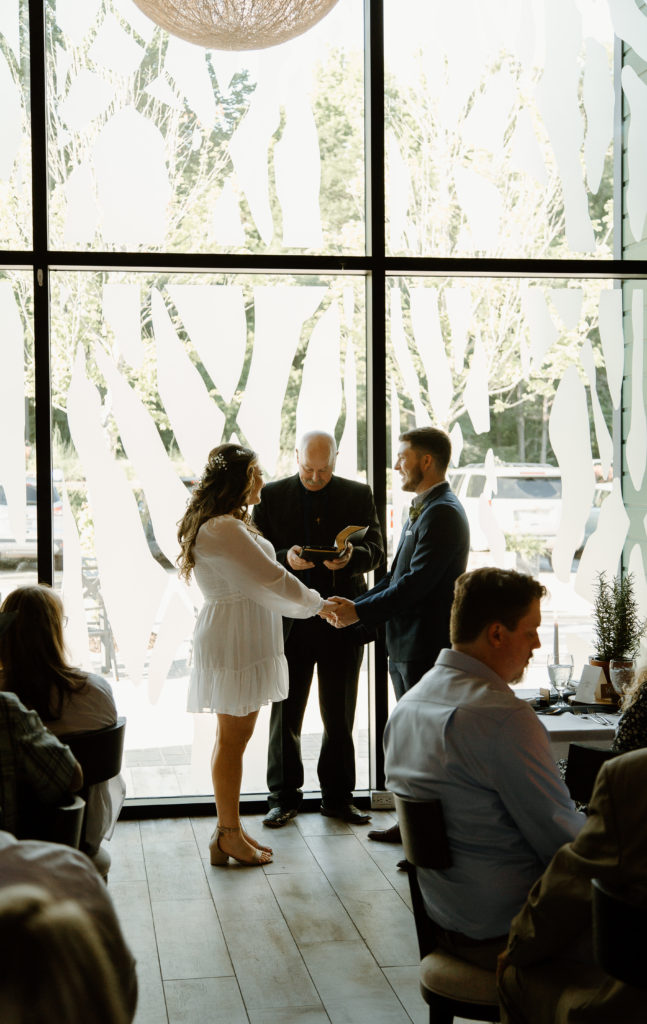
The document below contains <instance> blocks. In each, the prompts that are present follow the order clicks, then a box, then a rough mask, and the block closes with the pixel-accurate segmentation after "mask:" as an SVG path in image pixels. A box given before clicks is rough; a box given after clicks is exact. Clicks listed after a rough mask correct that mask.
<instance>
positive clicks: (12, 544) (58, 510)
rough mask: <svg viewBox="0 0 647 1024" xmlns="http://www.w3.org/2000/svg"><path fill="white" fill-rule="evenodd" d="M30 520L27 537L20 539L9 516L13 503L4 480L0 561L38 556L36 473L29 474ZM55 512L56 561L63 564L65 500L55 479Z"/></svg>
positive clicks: (0, 488) (0, 495)
mask: <svg viewBox="0 0 647 1024" xmlns="http://www.w3.org/2000/svg"><path fill="white" fill-rule="evenodd" d="M26 489H27V495H26V496H27V522H26V527H25V538H24V540H22V541H17V540H16V538H15V536H14V533H13V530H12V528H11V522H10V519H9V506H8V505H7V496H6V494H5V490H4V487H3V486H2V484H0V561H3V562H22V561H31V560H35V559H36V557H37V551H36V535H37V523H36V477H35V476H33V475H28V476H27V477H26ZM52 514H53V535H54V563H55V565H56V567H57V568H60V567H61V564H62V559H63V502H62V501H61V496H60V494H59V491H58V489H57V487H56V484H55V483H54V484H53V486H52Z"/></svg>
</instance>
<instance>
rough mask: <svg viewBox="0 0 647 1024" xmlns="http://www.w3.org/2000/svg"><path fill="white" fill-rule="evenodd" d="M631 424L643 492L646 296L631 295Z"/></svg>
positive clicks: (636, 480)
mask: <svg viewBox="0 0 647 1024" xmlns="http://www.w3.org/2000/svg"><path fill="white" fill-rule="evenodd" d="M631 331H632V343H631V399H630V402H629V408H630V410H631V413H630V415H631V423H630V426H629V430H628V432H627V437H626V441H625V458H626V461H627V467H628V469H629V475H630V476H631V482H632V484H633V486H634V488H635V490H636V491H639V490H640V488H641V486H642V482H643V479H644V476H645V457H646V456H647V416H646V415H645V400H644V390H643V389H644V386H645V384H644V380H643V370H644V365H645V354H644V346H645V292H644V291H643V289H642V288H639V287H634V288H633V290H632V292H631Z"/></svg>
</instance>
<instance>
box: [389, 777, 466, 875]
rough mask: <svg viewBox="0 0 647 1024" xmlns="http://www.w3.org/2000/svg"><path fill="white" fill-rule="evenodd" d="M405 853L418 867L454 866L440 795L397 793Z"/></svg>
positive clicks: (396, 803)
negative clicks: (421, 797)
mask: <svg viewBox="0 0 647 1024" xmlns="http://www.w3.org/2000/svg"><path fill="white" fill-rule="evenodd" d="M395 809H396V811H397V814H398V821H399V823H400V834H401V836H402V846H403V847H404V853H405V856H406V858H407V860H408V861H409V863H410V864H414V865H415V867H417V868H435V869H436V870H442V869H443V868H449V867H451V863H452V855H451V850H450V849H449V843H448V842H447V832H446V831H445V816H444V814H443V805H442V802H441V800H440V799H438V798H437V797H436V798H433V799H431V800H413V799H412V798H411V797H406V796H399V795H398V794H397V793H396V794H395Z"/></svg>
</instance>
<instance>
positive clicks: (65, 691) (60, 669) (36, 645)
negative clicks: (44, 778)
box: [0, 583, 126, 874]
mask: <svg viewBox="0 0 647 1024" xmlns="http://www.w3.org/2000/svg"><path fill="white" fill-rule="evenodd" d="M0 611H2V612H13V613H14V615H15V618H14V620H13V622H12V625H11V629H8V630H7V631H6V632H5V633H3V634H2V636H0V687H1V688H2V689H3V690H8V691H10V692H11V693H15V694H16V696H17V697H18V699H19V700H21V701H22V703H23V704H24V705H25V707H27V708H29V709H30V710H33V711H36V712H37V713H38V715H39V716H40V718H41V720H42V721H43V724H44V725H46V726H47V728H48V729H49V730H50V732H53V733H54V734H55V735H56V736H64V735H67V734H69V733H75V732H88V731H92V730H94V729H104V728H105V727H106V726H109V725H114V724H115V722H116V721H117V709H116V707H115V702H114V699H113V696H112V689H111V687H110V684H109V683H108V682H107V681H106V680H105V679H103V678H102V677H101V676H98V675H94V673H92V672H83V671H82V670H81V669H78V668H74V667H73V666H71V665H70V664H69V663H68V661H67V658H66V656H65V642H64V640H63V604H62V602H61V599H60V597H59V596H58V594H57V593H56V591H55V590H52V588H51V587H49V586H47V585H46V584H43V583H39V584H37V585H36V586H27V587H18V588H17V589H16V590H13V591H12V592H11V593H10V594H9V595H8V596H7V597H6V598H5V600H4V601H3V603H2V606H1V607H0ZM125 792H126V789H125V785H124V783H123V780H122V779H121V776H118V777H117V778H116V779H111V780H110V781H109V782H101V783H98V784H97V785H95V786H91V787H90V791H89V794H88V811H87V823H86V840H85V846H84V852H85V853H87V854H88V855H89V856H90V857H92V858H93V859H95V864H96V866H97V868H98V870H99V871H100V872H101V873H102V874H105V873H106V870H107V865H106V864H105V861H107V864H109V863H110V858H109V856H108V854H107V852H106V851H104V850H102V851H101V852H100V853H99V848H100V846H101V841H102V839H104V838H105V837H108V838H109V837H110V836H111V835H112V829H113V827H114V823H115V821H116V820H117V817H118V816H119V811H120V810H121V807H122V804H123V801H124V796H125Z"/></svg>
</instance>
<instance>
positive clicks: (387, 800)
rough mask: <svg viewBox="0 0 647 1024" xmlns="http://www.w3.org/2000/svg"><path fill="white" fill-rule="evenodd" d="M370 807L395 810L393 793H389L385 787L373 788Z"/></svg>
mask: <svg viewBox="0 0 647 1024" xmlns="http://www.w3.org/2000/svg"><path fill="white" fill-rule="evenodd" d="M371 808H372V809H373V810H374V811H393V810H395V801H394V799H393V793H389V792H388V791H387V790H386V789H377V790H373V792H372V793H371Z"/></svg>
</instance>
